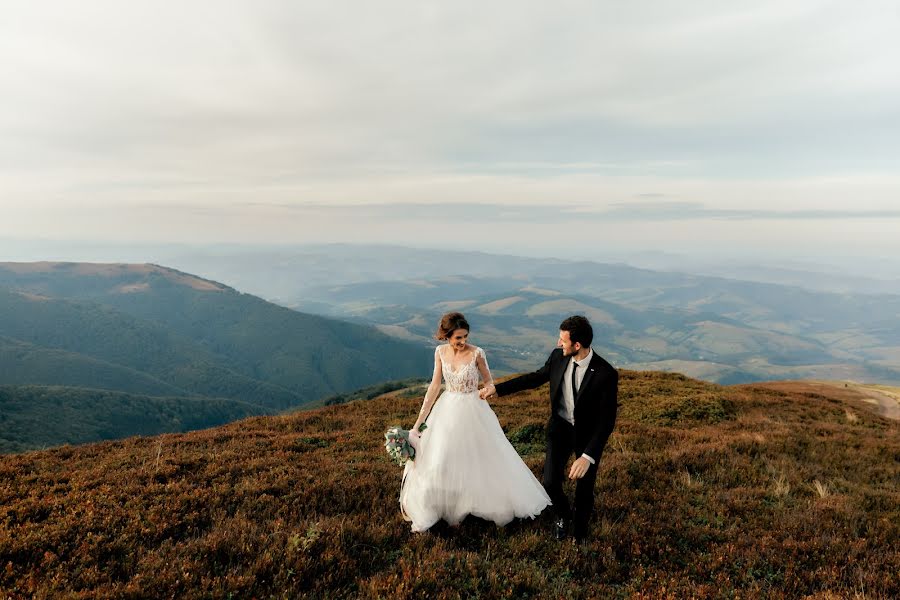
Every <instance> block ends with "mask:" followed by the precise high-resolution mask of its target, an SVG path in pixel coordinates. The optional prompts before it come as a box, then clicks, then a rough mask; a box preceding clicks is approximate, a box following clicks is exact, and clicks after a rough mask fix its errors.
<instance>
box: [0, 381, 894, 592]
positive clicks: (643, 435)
mask: <svg viewBox="0 0 900 600" xmlns="http://www.w3.org/2000/svg"><path fill="white" fill-rule="evenodd" d="M620 400H621V404H622V406H621V409H620V418H619V421H618V424H617V427H616V431H615V433H614V434H613V436H612V438H611V439H610V443H609V445H608V446H607V449H606V451H605V452H604V455H603V457H602V460H601V462H600V473H599V477H598V482H597V496H598V501H597V510H596V513H595V516H596V518H595V520H594V523H593V530H592V535H591V538H590V540H589V541H588V542H587V543H585V544H583V545H575V544H574V543H573V542H571V541H567V542H564V543H558V542H556V541H554V540H553V539H551V536H550V535H549V525H550V523H549V514H547V513H545V514H544V515H542V516H541V517H539V518H538V519H537V520H536V521H535V522H532V521H518V522H514V523H513V524H511V525H509V526H507V527H504V528H497V527H496V526H494V525H493V524H491V523H485V522H483V521H480V520H477V519H472V518H470V519H467V520H465V521H464V522H463V524H462V525H461V526H460V527H459V528H448V527H445V526H443V525H442V524H439V525H437V526H435V527H434V528H433V529H432V530H431V531H430V532H427V533H424V534H413V533H411V532H410V530H409V524H408V523H406V522H404V521H403V519H402V517H401V516H400V513H399V507H398V502H397V498H398V491H399V486H400V476H401V473H400V470H399V469H398V468H397V467H396V465H394V464H393V463H392V462H390V460H389V458H388V456H387V454H386V453H385V451H384V448H383V446H382V444H383V433H384V430H385V428H386V427H387V426H388V425H390V424H395V423H397V424H403V425H407V426H408V425H411V424H412V421H413V420H414V417H415V415H416V412H417V411H418V409H419V403H420V401H421V399H420V398H419V397H418V396H412V395H410V394H404V393H403V391H397V392H391V393H389V394H386V395H383V396H380V397H378V398H375V399H372V400H368V401H364V402H352V403H349V404H344V405H340V406H329V407H324V408H320V409H316V410H311V411H303V412H296V413H293V414H290V415H282V416H266V417H254V418H249V419H246V420H243V421H240V422H236V423H232V424H229V425H225V426H223V427H219V428H216V429H208V430H204V431H199V432H193V433H187V434H169V435H162V436H158V437H153V438H131V439H127V440H122V441H115V442H104V443H100V444H93V445H88V446H82V447H77V448H73V447H64V448H59V449H54V450H49V451H41V452H32V453H28V454H23V455H13V456H4V457H0V592H2V594H0V597H4V598H11V599H14V600H20V599H24V598H56V597H67V598H143V597H153V598H260V599H262V598H296V597H309V598H384V597H388V596H390V597H392V598H398V599H402V598H456V597H481V598H508V597H513V598H548V597H550V598H608V597H651V598H685V597H698V598H707V597H709V598H712V597H715V598H719V597H747V598H800V597H813V598H823V599H824V598H854V597H855V598H888V597H898V596H900V578H898V576H897V574H898V572H900V466H898V465H900V435H898V434H900V431H898V429H900V425H898V423H897V422H894V421H890V420H887V419H884V418H882V417H879V416H877V415H875V414H872V413H870V412H869V411H868V407H867V405H866V404H865V403H863V402H861V401H853V400H839V399H836V398H834V397H832V396H828V395H825V394H817V393H808V392H787V391H777V390H770V389H765V388H763V387H757V386H752V385H751V386H738V387H720V386H716V385H713V384H706V383H702V382H698V381H694V380H690V379H686V378H684V377H681V376H677V375H667V374H661V373H644V372H632V371H623V372H622V375H621V380H620ZM492 405H493V408H494V410H495V412H496V413H497V415H498V417H499V419H500V422H501V424H502V426H503V427H504V429H505V430H506V431H507V433H508V435H509V437H510V439H512V440H513V442H514V443H515V444H516V446H517V448H519V450H520V452H522V453H523V459H524V460H525V462H526V463H527V464H528V466H529V467H530V468H531V469H532V470H533V471H534V472H535V473H536V474H537V473H539V471H540V468H541V465H542V463H543V429H544V425H545V422H546V418H547V412H548V409H547V400H546V388H545V389H543V390H535V391H530V392H523V393H521V394H517V395H513V396H510V397H507V398H501V399H499V400H497V401H496V402H493V403H492ZM431 426H432V427H439V426H440V424H439V423H432V424H431ZM568 491H569V493H570V494H571V493H572V489H571V487H569V488H568Z"/></svg>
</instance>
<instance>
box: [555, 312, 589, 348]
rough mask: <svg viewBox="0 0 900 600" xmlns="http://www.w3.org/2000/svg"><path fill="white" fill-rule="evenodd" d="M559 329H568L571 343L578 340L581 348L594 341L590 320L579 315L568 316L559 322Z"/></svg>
mask: <svg viewBox="0 0 900 600" xmlns="http://www.w3.org/2000/svg"><path fill="white" fill-rule="evenodd" d="M559 329H560V331H568V332H569V339H570V340H572V343H573V344H574V343H575V342H578V343H579V344H581V347H582V348H587V347H588V346H590V345H591V342H593V341H594V328H593V327H591V323H590V321H588V320H587V318H586V317H582V316H581V315H575V316H572V317H569V318H568V319H566V320H565V321H563V322H562V323H560V324H559Z"/></svg>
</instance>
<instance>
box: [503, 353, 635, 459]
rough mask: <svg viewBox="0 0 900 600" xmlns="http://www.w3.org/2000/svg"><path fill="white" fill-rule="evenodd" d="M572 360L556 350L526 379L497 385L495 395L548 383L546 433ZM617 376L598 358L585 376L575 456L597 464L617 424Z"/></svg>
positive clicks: (578, 407)
mask: <svg viewBox="0 0 900 600" xmlns="http://www.w3.org/2000/svg"><path fill="white" fill-rule="evenodd" d="M571 360H572V358H571V357H569V356H563V353H562V349H561V348H557V349H556V350H554V351H553V352H552V353H551V354H550V358H548V359H547V362H546V363H544V366H543V367H541V368H540V369H538V370H537V371H535V372H534V373H528V374H526V375H520V376H519V377H516V378H514V379H510V380H509V381H504V382H503V383H498V384H497V385H496V387H497V395H498V396H506V395H508V394H513V393H515V392H518V391H521V390H530V389H532V388H536V387H538V386H540V385H543V384H545V383H547V382H548V381H549V382H550V406H551V414H550V423H549V425H548V433H549V432H550V431H552V430H553V428H554V427H555V426H556V425H555V423H556V422H557V418H556V415H557V414H558V412H559V408H560V405H561V404H562V401H563V399H562V386H563V385H564V384H565V382H563V377H564V375H565V373H566V367H567V366H568V365H569V361H571ZM618 391H619V372H618V371H616V369H615V368H614V367H613V366H612V365H611V364H609V363H608V362H606V361H605V360H604V359H603V358H601V357H600V355H599V354H597V353H596V352H594V357H593V358H592V359H591V362H590V364H589V365H588V371H587V373H585V374H584V379H583V380H582V381H581V387H579V388H578V395H577V396H576V397H575V455H576V456H581V454H582V453H584V454H587V455H588V456H590V457H591V458H593V459H594V460H595V461H599V460H600V455H601V454H602V453H603V448H605V447H606V442H607V440H609V436H610V434H611V433H612V430H613V427H614V426H615V424H616V412H617V409H618V406H619V404H618V400H617V395H618Z"/></svg>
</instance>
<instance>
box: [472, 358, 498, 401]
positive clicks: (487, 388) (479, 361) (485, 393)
mask: <svg viewBox="0 0 900 600" xmlns="http://www.w3.org/2000/svg"><path fill="white" fill-rule="evenodd" d="M475 364H476V365H478V372H479V373H481V380H482V381H483V382H484V389H482V390H481V394H480V395H481V397H482V398H484V399H487V398H488V397H489V396H492V395H493V394H494V393H495V392H496V391H497V390H496V388H494V378H493V376H492V375H491V369H490V367H488V364H487V356H485V354H484V350H482V349H481V348H479V349H478V350H477V353H476V355H475Z"/></svg>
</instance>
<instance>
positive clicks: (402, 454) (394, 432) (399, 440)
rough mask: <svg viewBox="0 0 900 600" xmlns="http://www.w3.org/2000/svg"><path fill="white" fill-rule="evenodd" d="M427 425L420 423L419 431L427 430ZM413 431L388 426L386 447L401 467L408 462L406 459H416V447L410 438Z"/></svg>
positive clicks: (385, 438) (385, 437)
mask: <svg viewBox="0 0 900 600" xmlns="http://www.w3.org/2000/svg"><path fill="white" fill-rule="evenodd" d="M427 427H428V425H426V424H425V423H422V424H421V425H419V432H420V433H421V432H422V431H425V429H426V428H427ZM411 433H412V431H407V430H406V429H402V428H400V427H397V426H394V427H390V428H388V430H387V431H386V432H385V434H384V440H385V442H384V447H385V449H386V450H387V453H388V454H389V455H390V457H391V458H392V459H393V460H394V462H396V463H397V464H398V465H400V466H401V467H402V466H403V465H405V464H406V461H408V460H415V459H416V447H415V446H414V445H413V444H412V442H410V439H409V434H411Z"/></svg>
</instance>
